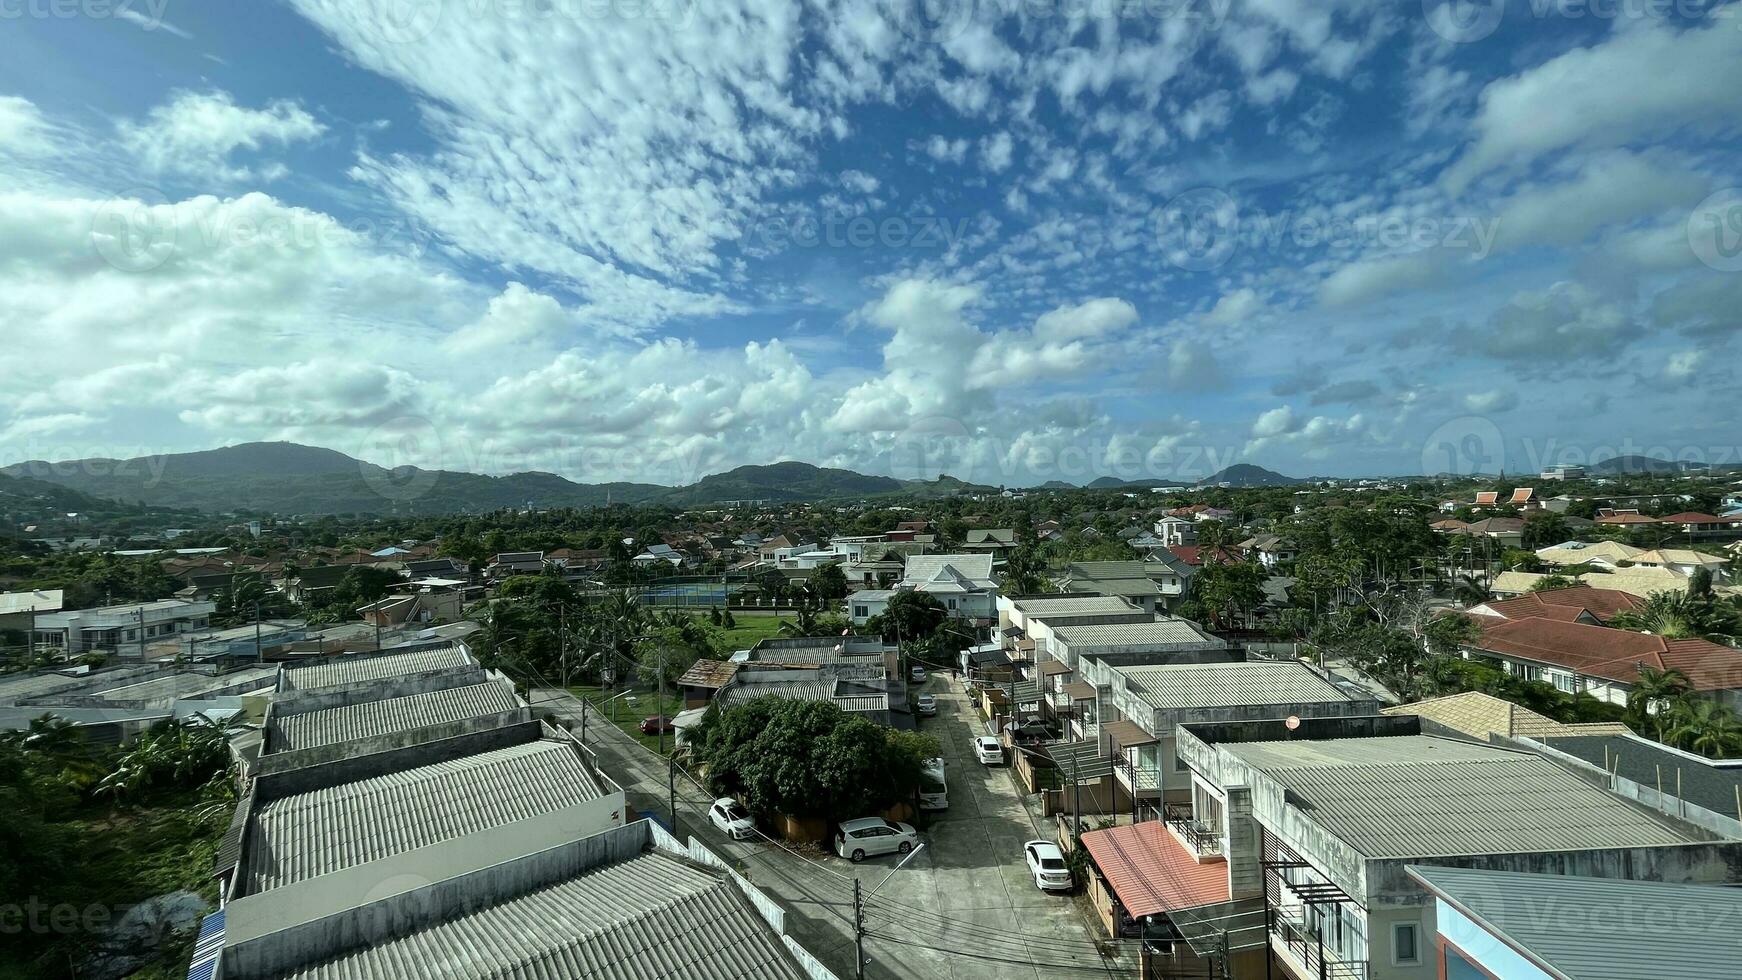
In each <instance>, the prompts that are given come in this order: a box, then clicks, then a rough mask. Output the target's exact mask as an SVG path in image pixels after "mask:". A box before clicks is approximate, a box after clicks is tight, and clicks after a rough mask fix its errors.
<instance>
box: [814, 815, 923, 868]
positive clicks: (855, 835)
mask: <svg viewBox="0 0 1742 980" xmlns="http://www.w3.org/2000/svg"><path fill="white" fill-rule="evenodd" d="M917 843H919V831H917V830H914V829H913V827H912V826H910V825H908V824H904V823H897V822H895V821H893V820H885V819H883V818H882V817H860V818H859V819H857V820H843V821H841V826H840V827H839V828H837V829H836V830H835V853H836V854H839V855H840V856H842V857H844V858H846V859H848V860H849V861H863V860H865V859H866V858H868V857H875V856H877V855H879V854H897V853H899V854H906V853H907V852H908V851H911V850H913V847H914V845H915V844H917Z"/></svg>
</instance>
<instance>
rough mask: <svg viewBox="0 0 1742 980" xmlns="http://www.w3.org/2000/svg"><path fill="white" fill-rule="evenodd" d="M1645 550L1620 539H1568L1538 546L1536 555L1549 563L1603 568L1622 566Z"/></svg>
mask: <svg viewBox="0 0 1742 980" xmlns="http://www.w3.org/2000/svg"><path fill="white" fill-rule="evenodd" d="M1644 552H1645V549H1644V548H1635V547H1633V546H1632V545H1630V544H1624V543H1622V542H1620V541H1591V542H1585V541H1567V542H1564V543H1562V544H1557V545H1551V546H1549V547H1547V548H1538V549H1537V551H1536V557H1538V558H1540V559H1542V561H1543V562H1544V563H1545V564H1549V565H1597V566H1601V567H1603V568H1620V567H1621V566H1622V563H1623V562H1631V561H1633V559H1634V558H1635V557H1637V556H1639V555H1641V554H1643V553H1644Z"/></svg>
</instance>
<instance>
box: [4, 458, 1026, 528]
mask: <svg viewBox="0 0 1742 980" xmlns="http://www.w3.org/2000/svg"><path fill="white" fill-rule="evenodd" d="M0 474H4V475H6V476H10V477H16V478H25V479H31V480H36V481H40V482H42V483H47V484H52V485H55V486H59V487H65V488H67V489H69V490H75V491H78V492H80V493H84V494H89V495H91V496H93V497H99V498H105V499H110V500H119V501H125V502H129V503H133V502H137V503H144V504H149V505H155V506H163V507H186V508H193V509H197V510H201V511H207V512H212V513H226V512H231V511H262V512H267V513H276V514H385V513H400V514H439V513H464V512H476V511H487V510H496V509H500V508H504V507H520V506H525V505H526V504H528V503H530V504H533V505H535V506H538V507H595V506H603V505H605V504H608V503H625V504H662V505H671V506H680V507H687V506H695V505H700V504H709V503H721V502H726V501H735V500H758V501H774V502H782V501H805V500H826V499H833V498H858V497H872V496H879V495H885V494H907V495H915V496H949V495H953V494H959V493H980V492H987V491H992V492H996V490H997V488H995V487H982V486H977V485H975V484H970V483H965V482H963V481H961V480H956V479H954V478H952V477H948V476H945V477H940V478H939V479H937V480H897V479H893V478H891V477H884V476H867V475H865V474H863V473H855V472H853V471H851V470H841V469H828V468H824V467H819V466H812V465H811V464H809V463H800V462H784V463H774V464H770V465H767V466H740V467H738V468H736V469H732V470H727V471H726V472H724V473H715V474H712V475H709V476H706V477H703V478H702V479H701V480H698V481H697V482H695V483H692V484H689V485H687V486H681V487H667V486H661V485H658V484H653V483H627V482H617V483H575V482H574V481H571V480H568V479H565V478H563V477H561V476H557V475H556V474H554V473H543V472H536V471H534V472H526V473H514V474H510V475H508V476H484V475H480V474H477V473H461V472H455V471H452V470H425V469H420V468H418V467H415V466H401V467H396V468H393V469H388V468H386V467H382V466H377V465H375V464H374V463H368V462H365V461H363V460H359V459H355V458H353V457H351V456H347V455H345V454H344V453H341V452H338V451H336V450H332V449H321V448H318V447H314V446H302V445H298V444H296V443H290V442H253V443H244V444H242V445H237V446H228V447H225V448H222V449H212V450H206V451H202V452H193V453H174V454H167V455H161V456H145V457H138V458H134V459H125V460H122V459H107V458H93V459H80V460H69V461H62V462H55V463H50V462H47V461H43V460H32V461H29V462H24V463H17V464H14V465H12V466H8V467H5V468H4V469H0Z"/></svg>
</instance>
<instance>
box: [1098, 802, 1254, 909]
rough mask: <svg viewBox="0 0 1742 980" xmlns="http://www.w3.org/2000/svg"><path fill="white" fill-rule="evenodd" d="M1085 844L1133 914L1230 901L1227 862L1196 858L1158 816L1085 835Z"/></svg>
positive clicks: (1115, 892)
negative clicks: (1158, 819)
mask: <svg viewBox="0 0 1742 980" xmlns="http://www.w3.org/2000/svg"><path fill="white" fill-rule="evenodd" d="M1083 847H1085V848H1087V849H1088V852H1089V857H1090V858H1091V859H1092V860H1093V861H1094V862H1095V867H1097V868H1100V869H1101V875H1102V876H1103V877H1104V878H1106V879H1107V885H1108V887H1110V888H1111V889H1112V890H1113V894H1114V895H1116V896H1118V898H1119V904H1120V905H1123V906H1125V912H1126V914H1127V915H1130V916H1131V917H1132V918H1134V919H1135V918H1141V917H1143V916H1145V915H1158V914H1161V913H1164V912H1171V911H1175V910H1177V909H1189V908H1196V907H1198V906H1200V905H1214V904H1216V903H1218V902H1226V901H1228V865H1227V862H1224V861H1211V862H1208V863H1205V864H1199V863H1198V862H1197V860H1196V859H1195V858H1193V857H1192V855H1191V852H1189V851H1187V850H1186V848H1185V845H1184V844H1181V843H1180V842H1179V841H1178V840H1177V839H1175V838H1174V836H1173V835H1172V834H1170V833H1168V832H1167V828H1165V827H1163V826H1162V825H1161V823H1160V822H1158V821H1154V820H1151V821H1148V822H1146V823H1139V824H1127V825H1126V826H1123V827H1112V828H1109V829H1107V830H1091V831H1089V832H1088V833H1086V834H1084V835H1083Z"/></svg>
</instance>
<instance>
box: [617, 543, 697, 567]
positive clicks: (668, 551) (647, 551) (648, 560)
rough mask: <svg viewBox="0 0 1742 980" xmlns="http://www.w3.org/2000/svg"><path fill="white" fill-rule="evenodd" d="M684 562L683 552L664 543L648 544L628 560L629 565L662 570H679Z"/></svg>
mask: <svg viewBox="0 0 1742 980" xmlns="http://www.w3.org/2000/svg"><path fill="white" fill-rule="evenodd" d="M686 560H687V558H686V556H685V555H684V553H683V552H681V551H679V550H677V549H676V548H673V547H672V546H671V545H669V544H665V543H664V542H658V543H655V544H650V545H648V546H647V547H646V548H643V549H642V550H641V551H640V553H638V554H636V555H634V556H633V557H631V558H630V559H629V561H630V563H631V564H633V565H636V566H638V567H641V568H663V569H674V568H679V567H681V566H682V565H683V564H684V562H685V561H686Z"/></svg>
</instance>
